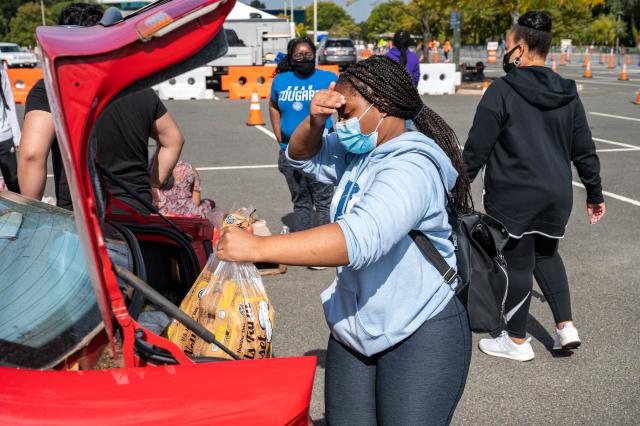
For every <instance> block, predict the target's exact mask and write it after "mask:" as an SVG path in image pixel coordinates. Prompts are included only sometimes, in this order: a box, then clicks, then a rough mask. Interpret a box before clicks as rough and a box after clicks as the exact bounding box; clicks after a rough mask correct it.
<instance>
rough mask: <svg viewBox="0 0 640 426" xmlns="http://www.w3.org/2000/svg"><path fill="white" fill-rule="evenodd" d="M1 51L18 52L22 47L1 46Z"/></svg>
mask: <svg viewBox="0 0 640 426" xmlns="http://www.w3.org/2000/svg"><path fill="white" fill-rule="evenodd" d="M0 52H2V53H17V52H20V48H19V47H18V46H0Z"/></svg>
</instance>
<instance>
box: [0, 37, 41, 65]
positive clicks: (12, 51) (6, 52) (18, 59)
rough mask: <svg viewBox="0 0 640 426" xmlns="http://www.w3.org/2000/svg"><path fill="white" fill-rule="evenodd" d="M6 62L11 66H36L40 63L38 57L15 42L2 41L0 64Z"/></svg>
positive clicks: (0, 44)
mask: <svg viewBox="0 0 640 426" xmlns="http://www.w3.org/2000/svg"><path fill="white" fill-rule="evenodd" d="M4 63H6V64H7V66H8V67H9V68H34V67H35V66H36V65H38V58H37V57H36V55H34V54H33V53H29V52H25V51H24V50H22V49H21V48H20V46H18V45H17V44H15V43H0V64H3V65H4Z"/></svg>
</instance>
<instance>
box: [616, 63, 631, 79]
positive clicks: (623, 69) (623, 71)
mask: <svg viewBox="0 0 640 426" xmlns="http://www.w3.org/2000/svg"><path fill="white" fill-rule="evenodd" d="M618 80H622V81H627V80H629V77H628V76H627V64H622V73H621V74H620V78H619V79H618Z"/></svg>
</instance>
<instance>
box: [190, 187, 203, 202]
mask: <svg viewBox="0 0 640 426" xmlns="http://www.w3.org/2000/svg"><path fill="white" fill-rule="evenodd" d="M191 199H192V200H193V204H195V205H196V206H199V205H200V203H201V202H202V200H201V198H200V191H193V194H192V195H191Z"/></svg>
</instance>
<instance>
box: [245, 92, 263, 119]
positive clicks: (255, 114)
mask: <svg viewBox="0 0 640 426" xmlns="http://www.w3.org/2000/svg"><path fill="white" fill-rule="evenodd" d="M262 125H264V120H263V119H262V109H261V107H260V97H259V96H258V92H253V93H252V94H251V106H250V107H249V122H247V126H262Z"/></svg>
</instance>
